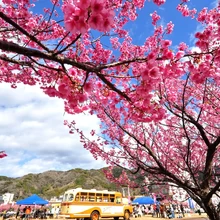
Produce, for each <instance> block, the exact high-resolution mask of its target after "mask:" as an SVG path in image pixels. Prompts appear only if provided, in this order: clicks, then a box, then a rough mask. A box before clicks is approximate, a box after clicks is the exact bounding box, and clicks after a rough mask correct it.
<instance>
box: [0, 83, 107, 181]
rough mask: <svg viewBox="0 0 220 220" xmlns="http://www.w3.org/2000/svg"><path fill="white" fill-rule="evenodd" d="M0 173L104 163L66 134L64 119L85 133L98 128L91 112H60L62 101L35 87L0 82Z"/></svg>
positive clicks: (16, 175)
mask: <svg viewBox="0 0 220 220" xmlns="http://www.w3.org/2000/svg"><path fill="white" fill-rule="evenodd" d="M0 91H1V92H0V115H1V117H0V143H1V146H0V150H5V151H6V153H7V154H8V156H7V157H5V158H3V159H0V174H1V175H5V176H10V177H18V176H22V175H24V174H28V173H40V172H43V171H47V170H69V169H73V168H83V169H92V168H93V169H98V168H101V167H103V166H105V163H104V162H103V161H102V160H99V161H96V160H95V159H94V158H93V156H92V155H91V154H90V153H89V152H88V151H87V150H85V149H84V148H83V146H82V144H81V143H80V142H79V137H78V136H77V135H73V134H69V130H68V128H67V127H66V126H64V125H63V121H64V120H65V119H70V120H71V119H74V120H76V122H77V123H79V127H80V129H83V131H84V132H85V133H86V134H89V132H90V130H91V129H95V130H99V120H98V119H97V117H96V116H95V115H93V116H91V115H86V114H81V115H76V116H72V115H68V114H64V107H63V101H62V100H61V99H58V98H50V97H48V96H46V95H45V94H44V93H43V92H42V91H41V90H40V89H39V88H37V87H30V86H24V85H20V86H19V87H18V88H17V89H12V88H11V87H10V85H8V84H0Z"/></svg>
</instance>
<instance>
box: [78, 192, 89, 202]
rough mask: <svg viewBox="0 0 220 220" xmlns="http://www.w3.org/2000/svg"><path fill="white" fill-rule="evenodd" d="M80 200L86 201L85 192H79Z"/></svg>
mask: <svg viewBox="0 0 220 220" xmlns="http://www.w3.org/2000/svg"><path fill="white" fill-rule="evenodd" d="M80 201H88V197H87V192H81V195H80Z"/></svg>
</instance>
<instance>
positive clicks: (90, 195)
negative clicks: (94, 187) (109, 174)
mask: <svg viewBox="0 0 220 220" xmlns="http://www.w3.org/2000/svg"><path fill="white" fill-rule="evenodd" d="M89 201H90V202H94V201H95V193H89Z"/></svg>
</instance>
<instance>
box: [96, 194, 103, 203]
mask: <svg viewBox="0 0 220 220" xmlns="http://www.w3.org/2000/svg"><path fill="white" fill-rule="evenodd" d="M96 201H97V202H102V193H96Z"/></svg>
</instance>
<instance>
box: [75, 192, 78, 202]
mask: <svg viewBox="0 0 220 220" xmlns="http://www.w3.org/2000/svg"><path fill="white" fill-rule="evenodd" d="M75 201H79V193H77V194H76V198H75Z"/></svg>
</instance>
